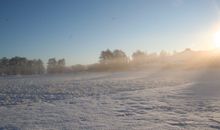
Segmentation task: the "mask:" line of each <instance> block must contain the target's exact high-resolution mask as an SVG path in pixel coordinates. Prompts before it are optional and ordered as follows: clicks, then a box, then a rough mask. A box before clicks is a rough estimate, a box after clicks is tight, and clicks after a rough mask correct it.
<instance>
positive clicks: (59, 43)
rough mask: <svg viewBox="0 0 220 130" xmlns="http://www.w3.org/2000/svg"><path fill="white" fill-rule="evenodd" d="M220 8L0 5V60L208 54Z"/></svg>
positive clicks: (155, 1)
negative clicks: (106, 53) (117, 53)
mask: <svg viewBox="0 0 220 130" xmlns="http://www.w3.org/2000/svg"><path fill="white" fill-rule="evenodd" d="M219 7H220V0H0V57H3V56H6V57H12V56H25V57H28V58H41V59H43V60H44V61H45V60H47V59H48V58H50V57H57V58H65V59H66V60H67V63H68V64H77V63H81V64H87V63H94V62H96V61H97V60H98V57H99V54H100V51H101V50H105V49H107V48H109V49H116V48H118V49H122V50H124V51H125V52H126V53H127V54H128V55H130V54H131V53H132V52H133V51H135V50H137V49H141V50H143V51H148V52H153V51H157V52H158V51H160V50H162V49H164V50H167V51H173V50H183V49H184V48H187V47H191V48H194V49H207V48H210V47H211V39H210V37H211V35H212V31H213V30H215V27H217V26H218V22H219V14H220V12H219ZM219 25H220V24H219Z"/></svg>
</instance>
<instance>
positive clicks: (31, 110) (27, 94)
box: [0, 70, 220, 130]
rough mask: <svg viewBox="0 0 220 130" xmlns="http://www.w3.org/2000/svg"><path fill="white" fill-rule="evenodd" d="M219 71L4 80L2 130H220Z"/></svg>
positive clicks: (0, 95) (0, 86) (0, 108)
mask: <svg viewBox="0 0 220 130" xmlns="http://www.w3.org/2000/svg"><path fill="white" fill-rule="evenodd" d="M219 72H220V71H217V70H204V71H192V70H146V71H128V72H106V73H104V72H103V73H101V72H100V73H94V72H90V73H89V72H87V73H86V72H84V73H76V74H60V75H43V76H8V77H1V78H0V130H2V129H3V130H4V129H10V130H20V129H22V130H30V129H31V130H39V129H41V130H54V129H55V130H56V129H57V130H60V129H62V130H72V129H79V130H85V129H86V130H103V129H106V130H127V129H129V130H148V129H149V130H158V129H169V130H170V129H171V130H172V129H173V130H178V129H179V130H182V129H186V130H191V129H192V130H194V129H199V130H202V129H204V130H209V129H210V130H211V129H220V100H219V99H220V97H219V96H218V93H219V92H220V91H219V90H218V86H219V85H220V81H219V77H220V73H219Z"/></svg>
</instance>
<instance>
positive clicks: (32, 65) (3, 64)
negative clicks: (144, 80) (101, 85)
mask: <svg viewBox="0 0 220 130" xmlns="http://www.w3.org/2000/svg"><path fill="white" fill-rule="evenodd" d="M204 66H211V67H219V68H220V55H215V56H210V52H206V51H192V50H191V49H185V50H184V51H182V52H173V53H172V54H171V53H168V52H166V51H161V52H160V53H147V52H144V51H140V50H137V51H135V52H134V53H133V54H132V55H131V57H129V56H127V55H126V53H125V52H124V51H122V50H119V49H115V50H113V51H111V50H109V49H106V50H104V51H101V53H100V56H99V62H98V63H95V64H90V65H80V64H77V65H72V66H69V67H67V66H66V62H65V59H58V60H56V58H50V59H49V60H48V62H47V64H46V67H45V65H44V63H43V61H42V60H41V59H27V58H25V57H12V58H6V57H3V58H2V59H0V75H32V74H45V73H48V74H55V73H72V72H79V71H112V70H113V71H118V70H128V69H141V68H151V67H164V68H175V67H179V68H180V67H192V68H193V67H195V68H199V67H204Z"/></svg>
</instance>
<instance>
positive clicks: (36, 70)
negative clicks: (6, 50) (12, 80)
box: [0, 57, 45, 75]
mask: <svg viewBox="0 0 220 130" xmlns="http://www.w3.org/2000/svg"><path fill="white" fill-rule="evenodd" d="M44 72H45V67H44V65H43V61H42V60H40V59H33V60H29V59H27V58H25V57H12V58H6V57H3V58H2V59H0V74H2V75H17V74H21V75H30V74H43V73H44Z"/></svg>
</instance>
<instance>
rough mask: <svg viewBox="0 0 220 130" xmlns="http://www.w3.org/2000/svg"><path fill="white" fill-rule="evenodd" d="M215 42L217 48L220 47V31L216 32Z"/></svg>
mask: <svg viewBox="0 0 220 130" xmlns="http://www.w3.org/2000/svg"><path fill="white" fill-rule="evenodd" d="M214 44H215V47H216V48H220V31H219V32H216V33H215V34H214Z"/></svg>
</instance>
